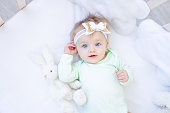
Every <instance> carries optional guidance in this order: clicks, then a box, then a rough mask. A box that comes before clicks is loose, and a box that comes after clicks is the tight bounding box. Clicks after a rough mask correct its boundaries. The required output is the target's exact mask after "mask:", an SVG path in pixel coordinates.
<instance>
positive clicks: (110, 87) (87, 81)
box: [58, 49, 132, 113]
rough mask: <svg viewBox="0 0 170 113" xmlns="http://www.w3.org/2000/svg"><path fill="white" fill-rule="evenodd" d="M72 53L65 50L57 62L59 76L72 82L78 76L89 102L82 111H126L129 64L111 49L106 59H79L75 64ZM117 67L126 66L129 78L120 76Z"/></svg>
mask: <svg viewBox="0 0 170 113" xmlns="http://www.w3.org/2000/svg"><path fill="white" fill-rule="evenodd" d="M72 60H73V56H72V55H68V54H64V55H63V56H62V57H61V60H60V63H59V65H58V74H59V79H60V80H62V81H64V82H71V81H74V80H75V79H79V80H80V82H81V83H82V89H83V90H84V91H85V93H86V95H87V103H86V104H85V105H83V106H82V113H127V112H128V110H127V104H126V101H125V96H124V91H123V86H124V85H127V84H128V83H129V82H130V81H132V75H131V72H130V70H129V67H128V66H127V65H125V64H124V63H123V62H122V61H121V60H120V59H119V58H118V55H117V54H116V53H115V52H114V51H113V50H111V49H109V50H108V53H107V56H106V57H105V59H103V60H101V61H99V62H97V63H95V64H91V63H87V62H86V61H83V60H80V61H78V62H76V63H73V64H72ZM115 70H126V71H127V73H128V76H129V79H128V81H127V82H124V83H121V82H119V81H118V80H117V76H116V75H115Z"/></svg>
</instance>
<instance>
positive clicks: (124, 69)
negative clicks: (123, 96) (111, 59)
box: [115, 57, 133, 86]
mask: <svg viewBox="0 0 170 113" xmlns="http://www.w3.org/2000/svg"><path fill="white" fill-rule="evenodd" d="M116 59H117V60H116V61H117V63H116V64H117V71H115V73H116V75H117V79H118V81H119V82H120V84H121V85H123V86H126V85H127V84H129V83H130V82H131V81H132V80H133V77H132V69H131V67H130V66H128V65H126V64H125V63H124V62H123V61H122V60H120V59H119V58H118V57H117V58H116Z"/></svg>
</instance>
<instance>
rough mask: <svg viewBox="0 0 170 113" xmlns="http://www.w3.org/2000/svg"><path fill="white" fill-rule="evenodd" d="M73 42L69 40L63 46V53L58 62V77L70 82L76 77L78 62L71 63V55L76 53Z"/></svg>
mask: <svg viewBox="0 0 170 113" xmlns="http://www.w3.org/2000/svg"><path fill="white" fill-rule="evenodd" d="M72 43H73V42H69V43H68V44H67V45H66V47H65V48H64V54H63V55H62V57H61V59H60V62H59V64H58V75H59V79H60V80H62V81H64V82H72V81H74V80H75V79H78V63H74V64H72V60H73V55H74V54H75V53H77V50H76V47H75V45H73V44H72Z"/></svg>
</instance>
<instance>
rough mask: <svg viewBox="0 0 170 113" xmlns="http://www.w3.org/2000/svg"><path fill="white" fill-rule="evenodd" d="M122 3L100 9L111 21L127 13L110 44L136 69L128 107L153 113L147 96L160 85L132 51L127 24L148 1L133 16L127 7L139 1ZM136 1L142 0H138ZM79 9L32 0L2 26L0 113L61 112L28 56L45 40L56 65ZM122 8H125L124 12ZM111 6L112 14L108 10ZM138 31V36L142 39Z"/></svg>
mask: <svg viewBox="0 0 170 113" xmlns="http://www.w3.org/2000/svg"><path fill="white" fill-rule="evenodd" d="M99 1H100V0H99ZM100 2H101V1H100ZM100 2H96V3H100ZM103 2H104V1H103ZM125 2H126V1H124V0H121V1H120V2H116V0H113V1H112V4H113V3H115V4H116V5H114V6H119V5H120V4H122V3H124V4H122V6H121V10H120V8H119V7H115V8H113V9H109V8H110V7H107V8H106V7H104V8H105V11H104V10H103V12H102V13H103V14H104V15H105V16H107V17H110V18H111V19H114V18H118V21H119V19H120V20H121V19H123V18H124V19H125V18H126V16H125V15H127V14H131V15H129V16H128V22H126V21H123V20H121V21H120V22H116V23H114V22H113V25H118V26H117V27H114V29H115V31H116V32H118V33H121V34H124V36H121V35H118V34H117V33H116V32H113V33H112V36H111V37H110V46H111V47H112V48H115V50H116V51H117V52H118V54H119V55H120V57H121V58H122V59H123V60H124V61H125V62H126V63H128V64H129V65H131V66H132V67H133V69H134V82H133V83H132V84H131V85H130V86H129V87H127V88H125V91H126V97H127V102H128V106H129V111H130V112H131V113H154V112H153V111H154V109H156V107H155V106H154V105H153V103H152V101H151V98H152V95H151V94H152V93H153V92H154V91H155V90H156V89H157V88H156V86H157V85H158V86H160V85H159V82H157V81H156V80H155V79H153V76H154V70H155V67H154V66H153V65H152V64H150V63H148V62H147V61H145V60H143V59H142V58H141V57H140V56H138V54H137V52H136V51H135V47H134V41H135V39H136V29H135V26H134V24H132V26H131V23H130V22H132V23H135V24H136V18H143V17H145V16H146V15H147V14H148V11H149V10H148V9H147V7H146V6H145V5H146V4H144V5H141V4H140V7H141V8H139V6H138V8H139V9H138V10H140V11H143V13H140V14H141V15H137V14H139V13H136V12H133V13H132V12H131V11H132V10H133V7H132V6H134V8H137V7H136V5H139V4H136V1H135V0H134V2H133V5H132V4H131V5H132V6H129V7H130V8H131V9H128V8H129V7H128V5H130V2H129V4H126V5H125ZM138 2H140V3H141V2H142V0H141V1H140V0H139V1H138ZM76 3H78V2H77V1H76ZM105 3H106V4H108V3H107V2H105ZM142 3H143V2H142ZM80 4H82V3H79V5H80ZM92 5H94V3H93V2H92ZM110 6H111V5H110ZM142 6H143V7H142ZM82 7H84V8H82ZM82 7H81V8H80V7H79V6H75V7H74V4H72V3H70V2H69V1H67V0H60V1H59V0H48V1H47V0H34V1H33V2H31V3H30V4H29V5H28V6H27V7H26V8H25V9H23V10H22V11H20V12H19V13H18V14H17V15H15V16H14V17H13V18H12V19H10V20H9V21H8V22H6V23H5V25H4V26H2V27H0V51H1V55H0V113H47V112H48V113H60V111H59V105H58V102H57V101H56V100H53V99H52V98H51V96H50V93H49V89H48V84H47V82H46V81H45V80H44V79H43V75H42V69H41V68H40V66H38V65H36V64H34V63H33V62H32V61H31V58H30V54H32V53H36V54H41V52H42V48H43V46H44V45H45V44H48V45H49V46H50V49H51V50H52V52H53V53H54V55H55V60H56V63H58V61H59V58H60V56H61V55H62V53H63V48H64V45H65V44H66V43H67V42H68V41H69V32H70V30H71V28H72V27H73V24H74V23H75V22H76V21H78V20H80V19H81V18H83V17H84V16H86V15H87V14H88V11H89V9H88V8H87V7H86V6H82ZM101 7H103V6H101ZM123 7H124V8H125V7H126V8H125V9H128V10H126V11H127V12H126V13H127V14H125V13H124V11H123V9H122V8H123ZM96 8H97V7H96ZM96 8H94V9H93V10H92V11H93V12H94V11H95V10H96V11H98V12H99V11H100V10H101V9H102V8H100V10H99V9H96ZM113 10H114V11H115V13H113V14H112V11H113ZM128 11H129V12H131V13H128ZM106 12H107V13H106ZM116 14H117V16H116ZM124 14H125V15H124ZM73 15H74V16H73ZM113 16H115V17H113ZM126 19H127V18H126ZM122 22H124V23H122ZM119 28H120V29H119ZM124 28H125V29H124ZM125 34H126V35H125ZM127 34H128V35H127ZM142 35H143V34H140V36H141V37H142Z"/></svg>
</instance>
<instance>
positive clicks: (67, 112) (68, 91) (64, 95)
mask: <svg viewBox="0 0 170 113" xmlns="http://www.w3.org/2000/svg"><path fill="white" fill-rule="evenodd" d="M32 59H33V61H34V62H36V63H37V64H40V65H41V66H42V68H43V71H44V77H45V79H46V80H48V81H49V83H50V92H51V95H52V97H53V98H55V99H57V100H59V102H60V105H61V109H62V113H74V111H75V110H74V106H73V104H72V102H71V101H72V100H73V101H74V102H75V103H76V104H77V105H84V104H85V103H86V96H85V93H84V91H83V90H82V89H79V88H80V87H81V84H80V82H79V81H78V80H75V81H74V82H72V83H70V84H67V83H64V82H62V81H60V80H59V79H58V75H57V65H56V64H55V63H54V57H53V55H52V53H51V51H50V50H49V48H48V47H47V46H46V47H45V48H44V49H43V56H38V55H32Z"/></svg>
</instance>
